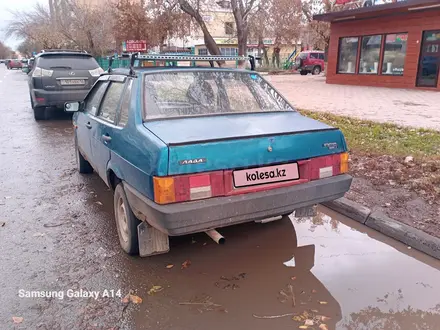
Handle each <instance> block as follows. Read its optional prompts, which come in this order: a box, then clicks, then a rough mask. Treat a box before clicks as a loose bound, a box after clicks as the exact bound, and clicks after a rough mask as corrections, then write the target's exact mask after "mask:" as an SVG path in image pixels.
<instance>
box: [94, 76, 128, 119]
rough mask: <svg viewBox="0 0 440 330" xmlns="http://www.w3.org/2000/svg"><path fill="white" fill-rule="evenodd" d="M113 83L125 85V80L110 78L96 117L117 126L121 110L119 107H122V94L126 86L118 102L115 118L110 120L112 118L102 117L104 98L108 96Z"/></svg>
mask: <svg viewBox="0 0 440 330" xmlns="http://www.w3.org/2000/svg"><path fill="white" fill-rule="evenodd" d="M113 84H123V85H125V82H121V81H115V80H110V81H109V82H108V83H107V89H106V91H105V93H104V95H103V96H102V97H101V103H100V105H99V109H98V112H97V114H96V116H95V117H96V118H98V119H99V120H101V121H103V122H105V123H109V124H111V125H114V126H116V119H117V117H118V112H119V109H120V107H121V102H122V95H123V94H124V91H125V88H126V86H124V87H123V89H122V93H121V96H120V97H119V101H118V104H117V107H116V111H115V117H114V118H113V121H110V120H108V119H106V118H104V117H101V113H102V105H103V104H104V99H105V98H106V96H107V93H108V92H109V90H110V87H111V86H112V85H113Z"/></svg>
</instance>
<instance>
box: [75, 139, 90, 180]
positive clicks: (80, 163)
mask: <svg viewBox="0 0 440 330" xmlns="http://www.w3.org/2000/svg"><path fill="white" fill-rule="evenodd" d="M75 156H76V168H77V169H78V172H79V173H81V174H90V173H93V167H92V165H90V163H89V162H88V161H87V160H86V159H85V158H84V157H83V155H82V154H81V151H79V149H78V143H77V142H76V141H75Z"/></svg>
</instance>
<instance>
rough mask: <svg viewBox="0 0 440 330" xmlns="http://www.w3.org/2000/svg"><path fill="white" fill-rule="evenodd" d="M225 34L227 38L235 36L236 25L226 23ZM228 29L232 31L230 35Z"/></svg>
mask: <svg viewBox="0 0 440 330" xmlns="http://www.w3.org/2000/svg"><path fill="white" fill-rule="evenodd" d="M224 26H225V34H226V35H227V36H231V35H233V34H234V31H235V25H234V22H225V25H224ZM228 29H230V33H228Z"/></svg>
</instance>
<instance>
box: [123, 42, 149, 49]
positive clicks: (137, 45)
mask: <svg viewBox="0 0 440 330" xmlns="http://www.w3.org/2000/svg"><path fill="white" fill-rule="evenodd" d="M122 50H123V51H124V52H144V51H146V50H147V41H146V40H127V41H125V42H123V43H122Z"/></svg>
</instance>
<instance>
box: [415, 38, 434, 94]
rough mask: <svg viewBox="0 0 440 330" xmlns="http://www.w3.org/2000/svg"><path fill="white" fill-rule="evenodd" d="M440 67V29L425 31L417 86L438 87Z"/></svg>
mask: <svg viewBox="0 0 440 330" xmlns="http://www.w3.org/2000/svg"><path fill="white" fill-rule="evenodd" d="M439 68H440V30H439V31H425V32H423V41H422V49H421V52H420V59H419V72H418V74H417V86H419V87H437V83H438V76H439Z"/></svg>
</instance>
